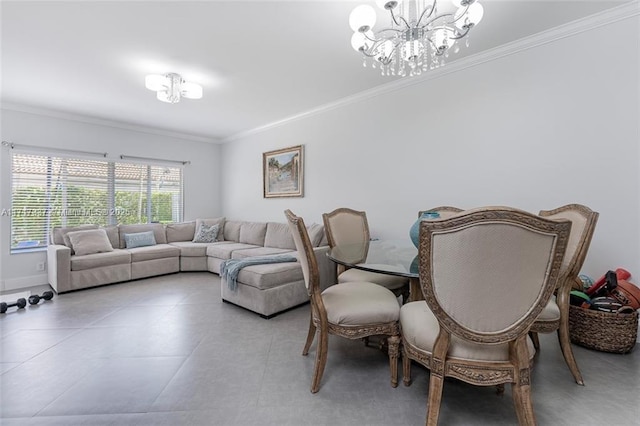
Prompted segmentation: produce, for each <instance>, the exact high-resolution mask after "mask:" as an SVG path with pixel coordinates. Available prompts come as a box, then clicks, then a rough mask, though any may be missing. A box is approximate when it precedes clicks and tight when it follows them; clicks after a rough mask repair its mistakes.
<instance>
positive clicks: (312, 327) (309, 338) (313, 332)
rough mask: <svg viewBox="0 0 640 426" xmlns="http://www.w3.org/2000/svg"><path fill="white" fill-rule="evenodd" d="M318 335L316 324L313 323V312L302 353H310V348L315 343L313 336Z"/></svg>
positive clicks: (305, 354)
mask: <svg viewBox="0 0 640 426" xmlns="http://www.w3.org/2000/svg"><path fill="white" fill-rule="evenodd" d="M315 336H316V326H315V325H313V313H312V314H311V315H310V316H309V333H308V334H307V341H306V342H305V344H304V349H303V350H302V355H303V356H307V355H308V354H309V348H310V347H311V344H312V343H313V338H314V337H315Z"/></svg>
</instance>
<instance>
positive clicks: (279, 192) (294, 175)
mask: <svg viewBox="0 0 640 426" xmlns="http://www.w3.org/2000/svg"><path fill="white" fill-rule="evenodd" d="M262 180H263V196H264V198H280V197H302V196H303V185H304V158H303V149H302V145H297V146H291V147H288V148H282V149H278V150H275V151H268V152H265V153H263V154H262Z"/></svg>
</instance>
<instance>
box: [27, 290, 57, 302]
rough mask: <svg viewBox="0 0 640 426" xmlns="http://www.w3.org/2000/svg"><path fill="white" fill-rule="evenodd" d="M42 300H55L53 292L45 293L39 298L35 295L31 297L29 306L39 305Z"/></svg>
mask: <svg viewBox="0 0 640 426" xmlns="http://www.w3.org/2000/svg"><path fill="white" fill-rule="evenodd" d="M40 299H44V300H51V299H53V292H52V291H45V292H44V293H42V296H38V295H37V294H34V295H33V296H29V304H30V305H37V304H38V303H40Z"/></svg>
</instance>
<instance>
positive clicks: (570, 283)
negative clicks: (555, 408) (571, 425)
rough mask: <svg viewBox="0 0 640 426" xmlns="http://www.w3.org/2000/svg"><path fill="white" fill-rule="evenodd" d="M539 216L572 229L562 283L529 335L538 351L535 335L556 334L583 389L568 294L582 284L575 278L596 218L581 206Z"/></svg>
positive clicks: (560, 282)
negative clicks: (574, 350)
mask: <svg viewBox="0 0 640 426" xmlns="http://www.w3.org/2000/svg"><path fill="white" fill-rule="evenodd" d="M539 214H540V216H542V217H544V218H547V219H562V220H569V221H571V224H572V226H571V234H570V235H569V243H568V245H567V252H566V254H565V257H564V260H563V262H562V268H561V270H560V272H561V276H562V277H563V279H562V280H560V281H559V282H558V288H557V289H556V297H555V298H553V297H552V298H551V299H550V300H549V303H548V304H547V306H546V307H545V308H544V309H543V310H542V313H541V314H540V316H539V317H538V318H537V319H536V321H535V322H534V323H533V325H532V326H531V332H530V335H531V338H532V339H533V344H534V346H535V347H536V349H539V348H540V343H539V340H538V333H552V332H554V331H557V333H558V341H559V342H560V349H561V350H562V355H563V356H564V360H565V362H566V363H567V366H568V367H569V370H570V371H571V374H573V377H574V379H575V381H576V383H577V384H579V385H584V380H583V379H582V374H581V373H580V369H579V368H578V364H577V363H576V359H575V357H574V355H573V350H572V348H571V339H570V336H569V293H570V292H571V290H574V289H579V290H582V281H581V280H580V278H578V274H579V273H580V270H581V269H582V265H583V263H584V260H585V258H586V257H587V252H588V251H589V246H590V244H591V238H592V237H593V232H594V230H595V227H596V223H597V222H598V216H599V214H598V213H597V212H594V211H593V210H591V209H590V208H589V207H586V206H583V205H581V204H567V205H565V206H562V207H558V208H557V209H554V210H542V211H540V213H539Z"/></svg>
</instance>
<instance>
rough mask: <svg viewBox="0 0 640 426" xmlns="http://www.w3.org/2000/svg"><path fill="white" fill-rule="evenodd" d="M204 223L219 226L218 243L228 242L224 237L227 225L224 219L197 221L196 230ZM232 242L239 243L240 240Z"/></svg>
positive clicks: (215, 218)
mask: <svg viewBox="0 0 640 426" xmlns="http://www.w3.org/2000/svg"><path fill="white" fill-rule="evenodd" d="M203 223H204V224H205V225H208V226H211V225H218V241H224V240H226V238H225V236H224V227H225V225H226V219H225V218H224V217H214V218H209V219H196V230H197V229H200V225H202V224H203ZM192 239H193V238H192ZM231 241H238V240H231Z"/></svg>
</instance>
